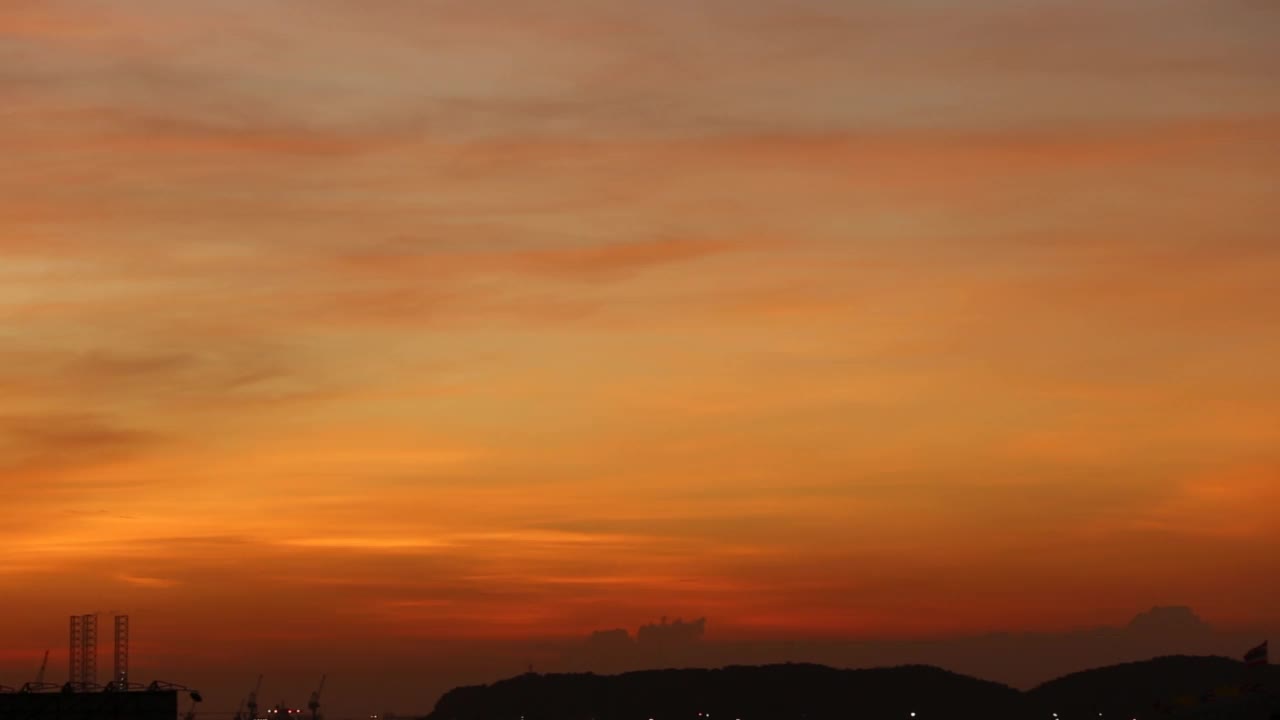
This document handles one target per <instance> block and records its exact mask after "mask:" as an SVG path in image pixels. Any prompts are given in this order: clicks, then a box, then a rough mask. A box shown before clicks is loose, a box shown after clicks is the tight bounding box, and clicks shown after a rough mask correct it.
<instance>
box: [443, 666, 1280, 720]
mask: <svg viewBox="0 0 1280 720" xmlns="http://www.w3.org/2000/svg"><path fill="white" fill-rule="evenodd" d="M1276 680H1277V673H1276V672H1275V668H1266V669H1264V670H1262V671H1259V670H1258V669H1257V668H1246V667H1245V666H1244V664H1243V663H1241V662H1237V661H1234V660H1230V659H1227V658H1220V657H1186V656H1177V657H1163V658H1157V659H1154V660H1150V661H1146V662H1140V663H1128V664H1125V665H1118V666H1113V667H1106V668H1100V669H1097V670H1089V671H1085V672H1080V673H1074V674H1072V675H1068V676H1066V677H1062V678H1059V679H1057V680H1053V681H1051V682H1048V683H1045V684H1043V685H1041V686H1039V687H1037V688H1035V689H1033V690H1031V691H1028V692H1020V691H1018V690H1015V689H1013V688H1011V687H1008V686H1006V685H1001V684H999V683H994V682H989V681H986V680H979V679H976V678H972V677H967V676H964V675H959V674H956V673H953V672H949V671H947V670H942V669H940V668H936V667H929V666H903V667H896V668H879V669H870V670H838V669H834V668H829V667H825V666H821V665H807V664H785V665H766V666H760V667H743V666H732V667H726V668H723V669H718V670H653V671H643V672H631V673H625V674H622V675H613V676H605V675H595V674H591V673H585V674H558V675H537V674H532V673H530V674H526V675H521V676H519V677H515V678H511V679H509V680H503V681H501V682H498V683H494V684H493V685H485V686H475V687H463V688H457V689H455V690H453V691H451V692H449V693H446V694H445V695H444V697H442V698H441V699H440V702H439V703H438V704H437V705H436V708H435V711H434V712H432V714H431V715H429V716H428V720H521V719H523V720H648V719H649V718H655V719H656V720H673V719H674V720H685V719H686V718H687V719H689V720H699V718H704V719H705V718H708V717H709V718H713V719H714V720H722V719H723V720H775V719H777V720H784V719H785V720H806V719H813V720H818V719H819V718H868V719H876V718H886V719H889V718H894V719H899V720H910V719H911V718H912V717H915V718H917V720H927V719H928V718H949V719H951V720H955V719H956V718H984V719H986V720H1001V719H1003V718H1009V719H1010V720H1012V719H1013V718H1019V719H1022V718H1036V717H1040V718H1052V717H1053V713H1058V716H1059V718H1060V720H1071V718H1090V719H1091V720H1092V719H1096V718H1097V717H1098V713H1103V717H1104V718H1105V717H1120V715H1124V717H1126V718H1153V717H1215V718H1216V717H1227V718H1231V717H1241V718H1246V717H1253V718H1259V719H1260V720H1261V719H1266V718H1269V717H1270V713H1271V712H1273V711H1274V710H1280V704H1276V696H1275V695H1274V694H1273V692H1272V693H1271V694H1269V691H1268V688H1275V687H1277V684H1276ZM912 713H915V715H914V716H913V715H912Z"/></svg>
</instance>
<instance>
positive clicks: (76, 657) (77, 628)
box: [67, 615, 84, 685]
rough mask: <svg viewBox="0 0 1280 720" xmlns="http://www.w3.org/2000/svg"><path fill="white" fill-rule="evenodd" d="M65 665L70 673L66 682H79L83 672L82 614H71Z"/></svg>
mask: <svg viewBox="0 0 1280 720" xmlns="http://www.w3.org/2000/svg"><path fill="white" fill-rule="evenodd" d="M67 667H68V671H69V673H70V675H69V677H68V678H67V682H69V683H71V684H72V685H74V684H76V683H78V682H80V677H81V676H82V675H83V674H84V616H83V615H72V616H71V643H70V649H69V650H68V651H67Z"/></svg>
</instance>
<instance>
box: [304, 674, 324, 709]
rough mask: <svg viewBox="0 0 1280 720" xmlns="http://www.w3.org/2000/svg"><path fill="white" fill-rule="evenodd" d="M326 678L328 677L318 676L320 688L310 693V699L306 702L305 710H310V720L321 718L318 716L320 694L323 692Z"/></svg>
mask: <svg viewBox="0 0 1280 720" xmlns="http://www.w3.org/2000/svg"><path fill="white" fill-rule="evenodd" d="M328 677H329V676H328V675H321V676H320V687H318V688H316V691H315V692H313V693H311V699H310V700H308V701H307V708H308V709H309V710H311V720H320V718H321V717H322V716H321V715H320V693H322V692H324V681H325V680H326V679H327V678H328Z"/></svg>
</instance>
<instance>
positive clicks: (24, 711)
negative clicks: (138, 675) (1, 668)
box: [0, 691, 178, 720]
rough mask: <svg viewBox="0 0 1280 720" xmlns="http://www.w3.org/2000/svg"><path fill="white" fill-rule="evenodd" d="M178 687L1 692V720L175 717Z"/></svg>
mask: <svg viewBox="0 0 1280 720" xmlns="http://www.w3.org/2000/svg"><path fill="white" fill-rule="evenodd" d="M177 717H178V693H177V691H160V692H87V693H61V692H51V693H0V720H174V719H175V718H177Z"/></svg>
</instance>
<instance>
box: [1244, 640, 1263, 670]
mask: <svg viewBox="0 0 1280 720" xmlns="http://www.w3.org/2000/svg"><path fill="white" fill-rule="evenodd" d="M1244 663H1245V664H1246V665H1266V664H1267V643H1266V642H1263V643H1262V644H1261V645H1259V646H1258V647H1256V648H1254V649H1252V650H1250V651H1249V652H1247V653H1245V654H1244Z"/></svg>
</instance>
